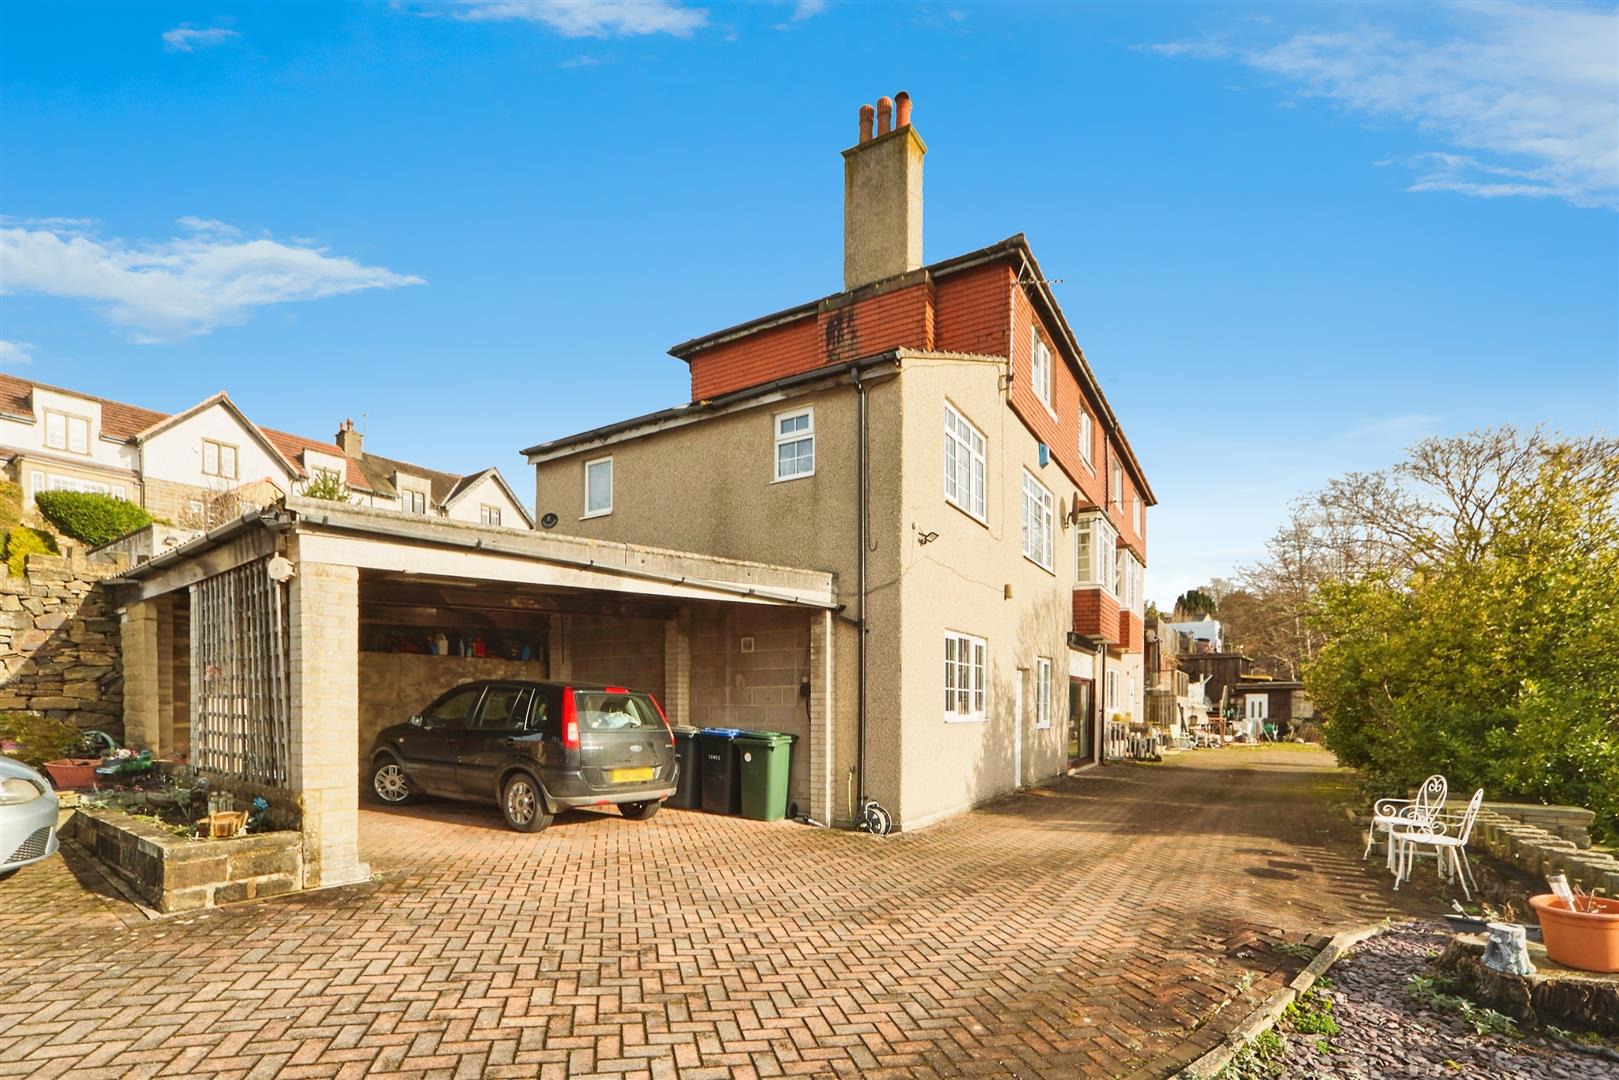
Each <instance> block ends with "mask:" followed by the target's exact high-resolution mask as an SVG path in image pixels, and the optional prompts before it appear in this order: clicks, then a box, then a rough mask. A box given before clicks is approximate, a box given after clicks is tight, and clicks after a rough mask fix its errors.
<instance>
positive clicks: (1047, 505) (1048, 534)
mask: <svg viewBox="0 0 1619 1080" xmlns="http://www.w3.org/2000/svg"><path fill="white" fill-rule="evenodd" d="M1031 484H1032V485H1034V487H1035V488H1036V489H1037V490H1038V492H1039V495H1035V506H1036V508H1037V510H1038V511H1039V512H1041V514H1042V516H1043V518H1044V520H1043V522H1042V525H1043V531H1044V534H1045V544H1044V546H1043V547H1042V548H1041V552H1042V554H1043V555H1044V556H1045V560H1044V561H1043V562H1042V561H1041V560H1040V559H1038V558H1036V557H1035V556H1034V555H1031V554H1030V553H1029V521H1030V517H1029V505H1030V496H1031V495H1032V494H1034V493H1032V492H1030V490H1029V485H1031ZM1022 494H1023V504H1022V510H1023V514H1022V528H1021V530H1020V532H1021V534H1022V544H1021V547H1022V550H1023V557H1024V558H1025V559H1028V560H1029V561H1030V562H1032V563H1034V565H1036V566H1038V567H1039V568H1040V569H1042V570H1044V571H1045V572H1046V573H1048V574H1053V575H1054V574H1056V572H1057V568H1056V567H1057V536H1056V533H1057V504H1056V501H1055V500H1054V499H1053V498H1052V495H1051V489H1050V488H1048V487H1046V485H1044V484H1042V483H1041V482H1040V479H1039V478H1038V477H1037V476H1035V475H1034V474H1033V473H1032V472H1030V471H1029V470H1028V469H1024V470H1023V489H1022ZM1040 495H1043V496H1044V498H1043V499H1042V498H1040Z"/></svg>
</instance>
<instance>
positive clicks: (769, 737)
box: [736, 731, 798, 821]
mask: <svg viewBox="0 0 1619 1080" xmlns="http://www.w3.org/2000/svg"><path fill="white" fill-rule="evenodd" d="M797 737H798V736H796V735H787V734H785V733H783V732H780V731H744V732H743V733H742V734H740V735H738V736H737V737H736V758H737V768H738V771H740V772H741V773H742V816H743V817H746V818H753V819H754V820H755V821H780V820H781V819H782V818H784V817H786V816H787V786H788V778H789V777H790V776H791V775H792V761H793V740H794V739H796V738H797Z"/></svg>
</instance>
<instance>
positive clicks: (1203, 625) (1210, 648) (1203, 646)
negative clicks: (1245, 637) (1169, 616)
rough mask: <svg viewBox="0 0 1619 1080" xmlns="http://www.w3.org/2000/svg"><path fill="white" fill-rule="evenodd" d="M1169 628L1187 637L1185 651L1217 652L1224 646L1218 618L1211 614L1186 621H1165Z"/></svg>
mask: <svg viewBox="0 0 1619 1080" xmlns="http://www.w3.org/2000/svg"><path fill="white" fill-rule="evenodd" d="M1166 625H1167V626H1168V627H1169V629H1171V630H1173V631H1175V632H1176V633H1177V634H1183V635H1185V636H1186V637H1187V638H1188V639H1189V643H1188V648H1187V649H1186V650H1185V651H1186V652H1215V653H1217V652H1219V651H1220V650H1221V649H1223V648H1225V638H1224V636H1223V634H1222V630H1221V626H1220V620H1219V619H1216V618H1214V617H1213V616H1211V615H1204V616H1203V617H1202V618H1200V619H1193V620H1191V621H1187V622H1169V623H1166Z"/></svg>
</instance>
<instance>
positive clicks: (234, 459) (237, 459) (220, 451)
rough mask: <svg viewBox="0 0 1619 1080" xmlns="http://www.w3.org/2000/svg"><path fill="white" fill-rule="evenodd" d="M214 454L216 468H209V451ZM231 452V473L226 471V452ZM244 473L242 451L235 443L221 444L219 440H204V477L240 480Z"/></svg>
mask: <svg viewBox="0 0 1619 1080" xmlns="http://www.w3.org/2000/svg"><path fill="white" fill-rule="evenodd" d="M209 450H212V451H213V452H214V467H213V468H212V469H210V468H208V451H209ZM227 450H229V451H230V463H231V470H230V472H226V471H225V451H227ZM241 471H242V450H241V447H239V446H237V445H236V444H235V443H228V442H221V441H220V440H218V439H204V440H202V475H204V476H211V477H214V478H215V479H217V480H239V479H241Z"/></svg>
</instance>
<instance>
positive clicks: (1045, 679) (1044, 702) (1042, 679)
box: [1034, 656, 1051, 728]
mask: <svg viewBox="0 0 1619 1080" xmlns="http://www.w3.org/2000/svg"><path fill="white" fill-rule="evenodd" d="M1034 726H1035V727H1037V728H1048V727H1050V726H1051V660H1050V659H1049V658H1047V657H1044V656H1040V657H1036V658H1035V661H1034Z"/></svg>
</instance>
